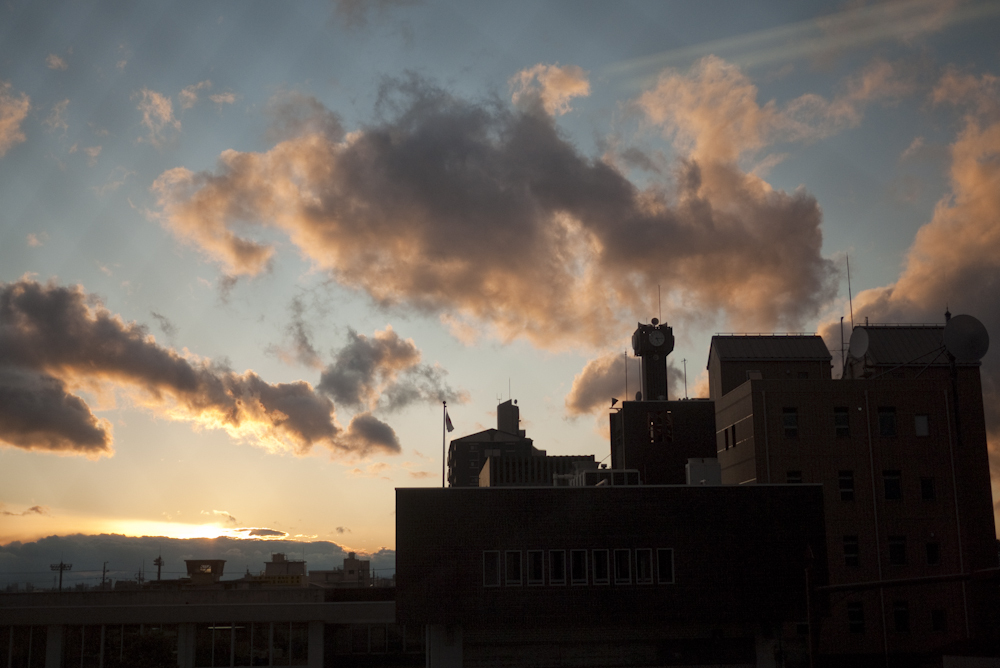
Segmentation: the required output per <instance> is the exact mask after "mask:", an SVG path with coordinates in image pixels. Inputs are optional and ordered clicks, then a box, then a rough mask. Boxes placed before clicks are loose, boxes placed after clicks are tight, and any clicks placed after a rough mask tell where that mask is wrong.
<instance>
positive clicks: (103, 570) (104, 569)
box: [101, 561, 108, 590]
mask: <svg viewBox="0 0 1000 668" xmlns="http://www.w3.org/2000/svg"><path fill="white" fill-rule="evenodd" d="M107 575H108V562H106V561H105V562H104V566H103V567H102V568H101V589H102V590H103V589H104V581H105V579H107Z"/></svg>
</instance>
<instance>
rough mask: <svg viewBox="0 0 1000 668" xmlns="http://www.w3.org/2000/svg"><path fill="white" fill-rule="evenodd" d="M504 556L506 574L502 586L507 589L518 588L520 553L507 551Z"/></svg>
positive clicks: (519, 580) (519, 581)
mask: <svg viewBox="0 0 1000 668" xmlns="http://www.w3.org/2000/svg"><path fill="white" fill-rule="evenodd" d="M506 556H507V559H506V562H507V567H506V569H505V570H504V573H505V574H506V577H505V578H504V584H506V585H507V586H508V587H519V586H520V585H521V552H520V551H519V550H508V551H507V555H506Z"/></svg>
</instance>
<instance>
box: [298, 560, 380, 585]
mask: <svg viewBox="0 0 1000 668" xmlns="http://www.w3.org/2000/svg"><path fill="white" fill-rule="evenodd" d="M372 584H373V583H372V577H371V561H369V560H367V559H358V557H357V555H356V554H355V553H354V552H348V553H347V556H346V557H344V566H343V568H335V569H333V570H329V571H309V585H310V586H313V587H333V588H347V587H371V586H372Z"/></svg>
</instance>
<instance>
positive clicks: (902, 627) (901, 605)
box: [892, 601, 910, 633]
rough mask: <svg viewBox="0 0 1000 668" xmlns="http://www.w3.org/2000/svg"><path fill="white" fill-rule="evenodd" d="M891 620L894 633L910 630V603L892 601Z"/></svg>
mask: <svg viewBox="0 0 1000 668" xmlns="http://www.w3.org/2000/svg"><path fill="white" fill-rule="evenodd" d="M892 621H893V625H894V626H895V627H896V633H909V632H910V604H909V603H908V602H907V601H893V602H892Z"/></svg>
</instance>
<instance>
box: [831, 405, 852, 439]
mask: <svg viewBox="0 0 1000 668" xmlns="http://www.w3.org/2000/svg"><path fill="white" fill-rule="evenodd" d="M833 432H834V434H836V436H837V438H847V437H849V436H850V435H851V414H850V412H849V411H848V410H847V406H837V407H836V408H834V409H833Z"/></svg>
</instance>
